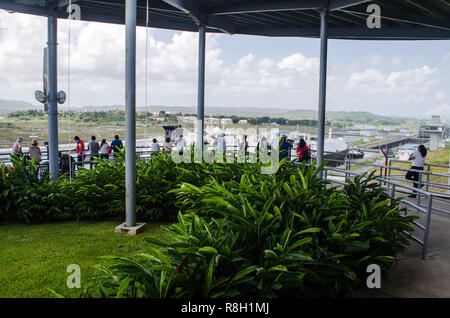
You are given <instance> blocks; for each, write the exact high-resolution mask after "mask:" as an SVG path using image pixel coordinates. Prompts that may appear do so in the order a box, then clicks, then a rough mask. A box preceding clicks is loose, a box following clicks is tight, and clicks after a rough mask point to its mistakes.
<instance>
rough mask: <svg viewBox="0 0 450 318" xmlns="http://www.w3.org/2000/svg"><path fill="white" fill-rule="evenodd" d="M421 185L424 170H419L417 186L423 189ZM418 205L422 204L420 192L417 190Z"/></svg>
mask: <svg viewBox="0 0 450 318" xmlns="http://www.w3.org/2000/svg"><path fill="white" fill-rule="evenodd" d="M421 186H422V171H419V180H418V183H417V188H418V189H421V188H422V187H421ZM417 205H419V206H420V193H419V192H417Z"/></svg>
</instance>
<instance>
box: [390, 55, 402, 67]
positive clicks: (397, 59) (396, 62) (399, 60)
mask: <svg viewBox="0 0 450 318" xmlns="http://www.w3.org/2000/svg"><path fill="white" fill-rule="evenodd" d="M402 60H403V59H402V57H401V56H399V57H394V58H393V59H392V64H394V65H400V64H401V63H402Z"/></svg>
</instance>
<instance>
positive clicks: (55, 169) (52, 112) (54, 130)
mask: <svg viewBox="0 0 450 318" xmlns="http://www.w3.org/2000/svg"><path fill="white" fill-rule="evenodd" d="M47 24H48V30H47V31H48V33H47V36H48V42H47V47H48V146H49V148H48V152H49V153H48V156H49V172H50V176H51V178H52V180H53V181H56V180H57V179H58V176H59V165H58V103H57V100H56V97H57V90H58V82H57V81H58V73H57V61H56V59H57V45H58V43H57V26H58V20H57V18H56V15H55V14H54V13H51V14H50V15H49V16H48V21H47Z"/></svg>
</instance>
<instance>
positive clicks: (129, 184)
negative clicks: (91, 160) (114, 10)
mask: <svg viewBox="0 0 450 318" xmlns="http://www.w3.org/2000/svg"><path fill="white" fill-rule="evenodd" d="M125 15H126V18H125V21H126V26H125V142H126V144H125V202H126V218H127V219H126V226H129V227H130V226H135V225H136V0H126V9H125Z"/></svg>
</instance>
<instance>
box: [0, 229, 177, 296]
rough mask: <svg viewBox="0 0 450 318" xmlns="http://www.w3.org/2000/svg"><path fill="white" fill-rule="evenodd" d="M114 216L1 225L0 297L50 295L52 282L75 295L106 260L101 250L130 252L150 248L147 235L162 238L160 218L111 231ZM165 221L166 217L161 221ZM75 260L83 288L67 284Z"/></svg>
mask: <svg viewBox="0 0 450 318" xmlns="http://www.w3.org/2000/svg"><path fill="white" fill-rule="evenodd" d="M119 223H120V222H118V221H102V222H84V221H83V222H81V221H80V222H57V223H50V224H38V225H25V224H7V225H0V251H1V252H0V298H4V297H53V294H52V293H51V292H49V291H48V290H47V288H51V289H54V290H56V291H57V292H59V293H62V294H63V295H66V296H68V297H78V295H79V294H80V292H81V290H82V289H83V287H84V286H86V281H87V279H88V277H90V276H92V275H94V274H97V273H100V272H99V271H98V270H97V269H95V268H94V267H93V266H94V265H96V264H103V265H106V264H108V262H107V261H106V260H100V259H98V257H99V256H103V255H120V256H124V255H131V254H133V253H138V252H145V251H148V247H150V246H151V244H150V243H148V242H146V241H144V237H145V236H155V237H159V238H161V239H165V238H167V237H168V236H169V234H168V232H167V231H166V230H164V229H162V228H161V225H163V223H153V224H147V227H146V230H145V232H144V233H142V234H139V235H137V236H129V235H126V234H120V233H115V232H114V227H115V226H117V225H118V224H119ZM165 224H167V223H165ZM70 264H78V265H79V266H80V269H81V289H69V288H67V286H66V280H67V277H68V276H69V275H70V274H71V273H67V272H66V269H67V266H68V265H70Z"/></svg>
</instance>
